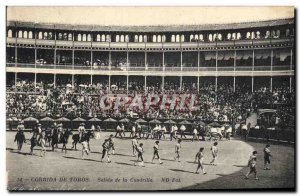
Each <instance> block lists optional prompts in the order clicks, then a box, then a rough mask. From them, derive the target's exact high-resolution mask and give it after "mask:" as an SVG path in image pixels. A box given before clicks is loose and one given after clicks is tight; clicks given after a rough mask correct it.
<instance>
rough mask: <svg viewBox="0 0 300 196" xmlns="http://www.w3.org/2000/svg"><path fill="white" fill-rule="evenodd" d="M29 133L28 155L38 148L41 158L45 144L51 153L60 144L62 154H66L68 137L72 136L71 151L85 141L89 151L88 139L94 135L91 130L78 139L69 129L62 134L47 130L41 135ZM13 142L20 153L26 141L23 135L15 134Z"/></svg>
mask: <svg viewBox="0 0 300 196" xmlns="http://www.w3.org/2000/svg"><path fill="white" fill-rule="evenodd" d="M31 133H32V137H31V138H30V154H33V150H34V148H35V147H37V146H39V147H41V149H42V150H41V156H43V155H44V154H45V151H46V144H47V143H48V147H51V148H52V151H54V150H55V148H58V145H59V144H62V148H61V150H62V152H64V151H65V153H67V144H68V141H69V137H70V135H73V136H72V140H73V142H72V149H73V148H74V147H75V150H77V148H76V145H77V144H78V143H80V142H82V141H86V142H87V143H88V148H89V150H90V145H89V141H90V138H92V137H94V133H93V132H92V131H91V130H89V131H86V132H85V133H83V134H82V136H81V138H80V137H79V134H73V133H72V131H70V130H69V129H67V130H65V131H64V132H58V131H57V130H55V129H52V130H50V129H47V130H45V132H43V133H42V134H39V133H37V131H32V132H31ZM15 141H16V142H17V143H18V150H19V151H20V150H21V149H22V144H23V143H24V142H25V141H26V139H25V136H24V133H23V132H20V131H19V132H17V134H16V136H15Z"/></svg>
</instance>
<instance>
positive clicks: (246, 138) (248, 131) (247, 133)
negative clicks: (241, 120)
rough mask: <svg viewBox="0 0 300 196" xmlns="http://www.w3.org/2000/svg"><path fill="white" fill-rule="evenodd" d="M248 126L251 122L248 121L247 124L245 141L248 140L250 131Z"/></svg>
mask: <svg viewBox="0 0 300 196" xmlns="http://www.w3.org/2000/svg"><path fill="white" fill-rule="evenodd" d="M250 127H251V123H248V124H247V131H246V136H245V140H246V141H248V136H249V133H250Z"/></svg>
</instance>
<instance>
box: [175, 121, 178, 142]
mask: <svg viewBox="0 0 300 196" xmlns="http://www.w3.org/2000/svg"><path fill="white" fill-rule="evenodd" d="M177 131H178V127H177V125H176V124H175V125H174V137H175V138H176V139H177Z"/></svg>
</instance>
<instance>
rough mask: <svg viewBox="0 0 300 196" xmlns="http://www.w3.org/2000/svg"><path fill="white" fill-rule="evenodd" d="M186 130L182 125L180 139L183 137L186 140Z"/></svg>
mask: <svg viewBox="0 0 300 196" xmlns="http://www.w3.org/2000/svg"><path fill="white" fill-rule="evenodd" d="M185 130H186V127H185V125H181V126H180V138H182V136H183V137H184V138H186V136H185V133H184V132H185Z"/></svg>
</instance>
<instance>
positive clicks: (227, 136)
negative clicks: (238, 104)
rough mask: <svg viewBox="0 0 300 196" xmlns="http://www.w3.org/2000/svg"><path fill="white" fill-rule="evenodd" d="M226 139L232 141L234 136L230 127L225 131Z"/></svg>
mask: <svg viewBox="0 0 300 196" xmlns="http://www.w3.org/2000/svg"><path fill="white" fill-rule="evenodd" d="M225 134H226V139H227V140H229V141H230V140H231V134H232V126H231V125H228V126H227V127H226V129H225Z"/></svg>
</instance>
